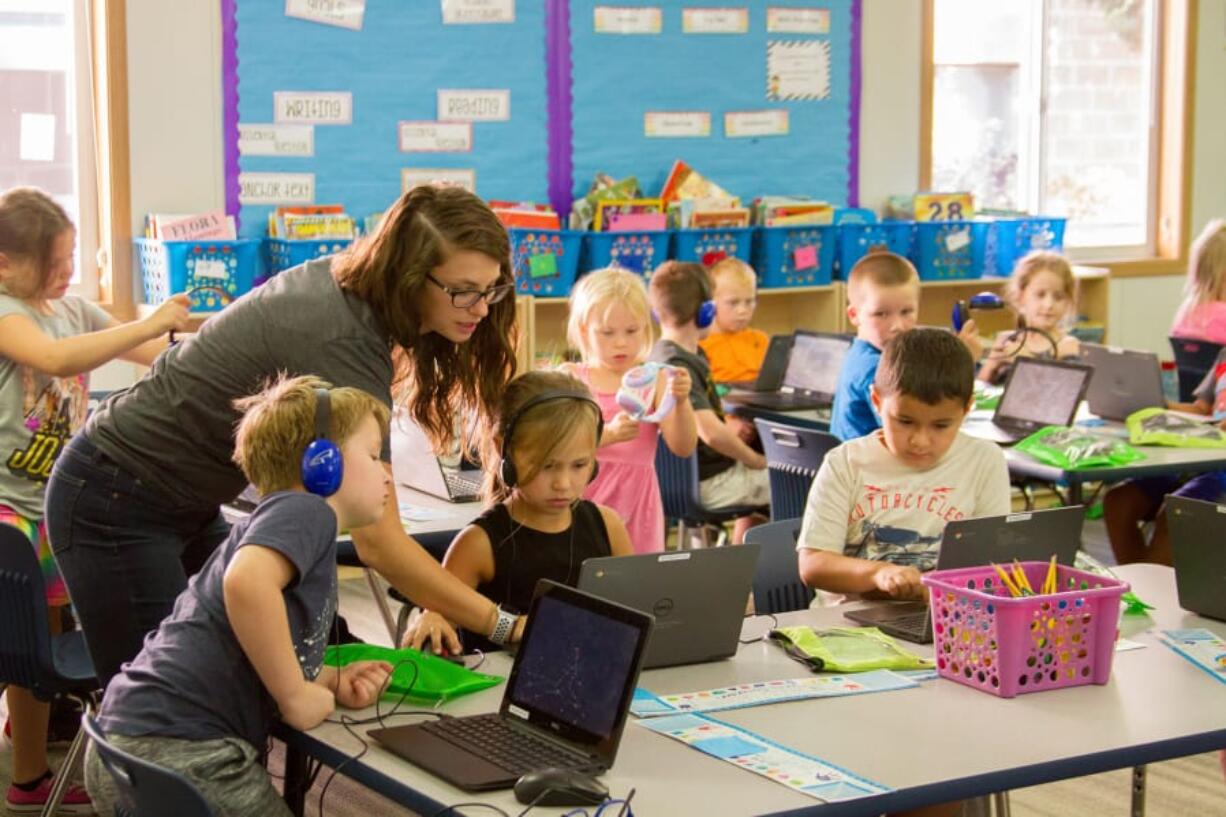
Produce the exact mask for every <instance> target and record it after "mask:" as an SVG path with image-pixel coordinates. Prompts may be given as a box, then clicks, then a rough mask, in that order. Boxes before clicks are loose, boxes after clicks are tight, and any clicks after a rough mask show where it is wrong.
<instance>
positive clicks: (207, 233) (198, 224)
mask: <svg viewBox="0 0 1226 817" xmlns="http://www.w3.org/2000/svg"><path fill="white" fill-rule="evenodd" d="M157 237H158V238H160V239H162V240H163V241H193V240H203V239H209V238H221V239H231V240H232V239H233V238H234V232H233V227H231V225H230V220H229V218H228V217H227V216H226V211H225V210H223V209H217V210H210V211H208V212H207V213H198V214H196V215H194V216H184V217H183V218H174V219H170V220H168V221H163V220H162V219H158V222H157Z"/></svg>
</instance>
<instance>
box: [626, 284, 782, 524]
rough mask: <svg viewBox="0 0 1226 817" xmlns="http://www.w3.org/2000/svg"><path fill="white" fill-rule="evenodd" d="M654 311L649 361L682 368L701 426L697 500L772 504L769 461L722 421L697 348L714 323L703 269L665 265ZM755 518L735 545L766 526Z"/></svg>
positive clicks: (654, 292)
mask: <svg viewBox="0 0 1226 817" xmlns="http://www.w3.org/2000/svg"><path fill="white" fill-rule="evenodd" d="M647 295H648V298H649V300H650V301H651V307H652V309H653V310H654V311H655V314H656V319H657V320H659V322H660V340H659V341H657V342H656V345H655V347H653V348H652V350H651V354H650V355H649V359H651V360H654V361H656V362H659V363H667V364H669V365H670V366H681V367H684V368H685V369H686V370H687V371H689V373H690V379H691V380H692V382H693V387H692V388H691V389H690V404H691V405H693V407H694V416H695V419H696V420H697V423H698V480H699V495H700V497H701V498H702V502H703V504H704V505H706V506H707V507H708V508H713V509H714V508H724V507H728V506H730V505H756V506H763V507H765V506H767V505H769V504H770V482H769V479H768V477H767V473H766V457H764V456H763V455H762V454H760V453H758V452H757V451H755V450H753V449H752V448H750V447H749V446H748V445H746V444H745V442H744V440H742V439H741V438H740V436H739V435H738V434H737V432H736V431H735V430H734V429H733V428H732V427H731V426H729V424H728V423H727V422H726V421H725V418H724V409H723V405H722V403H721V402H720V399H719V394H718V393H717V392H716V391H715V383H714V381H713V380H712V378H711V364H710V362H709V361H708V360H707V357H706V354H705V353H704V352H703V351H702V349H700V348H699V345H698V344H699V341H701V340H702V339H703V338H704V337H706V335H707V333H708V332H709V331H710V327H711V325H712V324H713V323H714V322H715V302H714V301H712V300H711V284H710V281H709V280H708V279H707V273H706V270H704V269H703V267H702V265H701V264H695V263H691V262H685V261H666V262H664V263H663V264H661V265H660V266H659V267H658V268H657V269H656V271H655V272H654V273H653V274H652V276H651V282H650V284H649V285H648V288H647ZM765 521H766V518H765V517H759V516H758V515H757V514H751V515H749V516H744V517H741V518H740V519H738V520H737V522H736V528H735V530H734V532H733V542H734V543H736V544H740V542H741V541H742V539H743V537H744V534H745V531H747V530H749V528H750V527H752V526H753V525H754V524H759V523H760V522H765Z"/></svg>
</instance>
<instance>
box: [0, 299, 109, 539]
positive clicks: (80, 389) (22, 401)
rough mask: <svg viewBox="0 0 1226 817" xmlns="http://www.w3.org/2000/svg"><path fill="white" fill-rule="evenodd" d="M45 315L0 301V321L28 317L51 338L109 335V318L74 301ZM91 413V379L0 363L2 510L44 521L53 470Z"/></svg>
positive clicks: (17, 303) (57, 303)
mask: <svg viewBox="0 0 1226 817" xmlns="http://www.w3.org/2000/svg"><path fill="white" fill-rule="evenodd" d="M51 310H52V313H53V314H51V315H43V314H41V313H39V312H37V311H36V310H34V309H32V308H31V307H29V306H28V305H26V303H25V302H24V301H20V300H18V299H17V298H13V297H11V296H9V295H0V320H3V319H4V318H7V317H8V316H10V315H24V316H25V317H26V318H29V319H30V320H32V321H34V323H35V324H36V325H37V326H38V328H39V329H41V330H42V331H43V332H44V333H45V334H46V335H48V336H49V337H52V338H57V339H58V338H68V337H72V336H73V335H81V334H85V333H86V332H96V331H98V330H99V329H105V328H106V327H107V326H108V325H109V324H110V320H111V319H110V316H109V315H107V314H106V312H103V311H102V309H100V308H99V307H97V306H95V305H94V304H91V303H90V302H88V301H86V300H84V299H82V298H78V297H77V296H75V295H66V296H64V297H63V298H61V299H59V300H56V301H52V302H51ZM88 409H89V377H88V375H86V374H79V375H74V376H72V377H52V376H50V375H45V374H43V373H41V372H37V371H35V370H33V369H31V368H30V367H28V366H22V365H20V364H19V363H17V362H16V361H14V360H11V359H9V358H7V357H0V456H3V458H4V466H3V467H0V505H7V506H8V507H10V508H12V509H13V510H15V511H17V512H18V513H19V514H21V515H22V516H25V517H28V518H30V519H41V518H42V516H43V490H44V488H45V487H46V483H47V478H48V477H49V476H51V466H52V465H54V464H55V459H56V457H58V456H59V454H60V451H61V450H63V448H64V445H65V444H66V443H67V442H68V438H69V437H71V436H72V435H73V434H74V433H75V432H76V431H77V429H79V428H80V427H81V425H82V424H83V423H84V422H85V414H86V412H87V411H88Z"/></svg>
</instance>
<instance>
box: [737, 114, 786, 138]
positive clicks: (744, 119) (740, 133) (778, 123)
mask: <svg viewBox="0 0 1226 817" xmlns="http://www.w3.org/2000/svg"><path fill="white" fill-rule="evenodd" d="M787 133H788V112H787V111H786V110H782V109H781V110H771V111H728V112H727V113H725V114H724V136H727V137H730V138H739V137H748V136H787Z"/></svg>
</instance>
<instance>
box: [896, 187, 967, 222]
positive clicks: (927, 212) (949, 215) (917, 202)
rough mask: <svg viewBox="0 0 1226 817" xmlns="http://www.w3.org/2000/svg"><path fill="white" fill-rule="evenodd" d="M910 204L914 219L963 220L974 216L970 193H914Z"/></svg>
mask: <svg viewBox="0 0 1226 817" xmlns="http://www.w3.org/2000/svg"><path fill="white" fill-rule="evenodd" d="M912 206H913V207H914V209H915V220H916V221H963V220H966V219H970V218H973V217H974V216H975V200H974V197H972V196H971V194H970V193H916V194H915V198H914V199H913V200H912Z"/></svg>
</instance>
